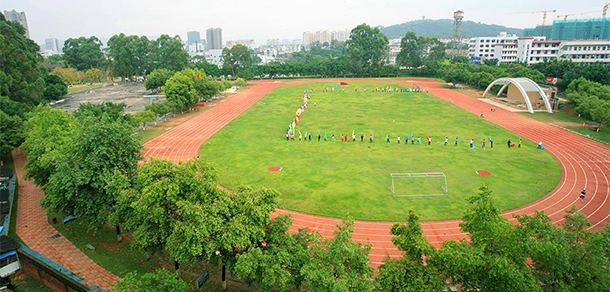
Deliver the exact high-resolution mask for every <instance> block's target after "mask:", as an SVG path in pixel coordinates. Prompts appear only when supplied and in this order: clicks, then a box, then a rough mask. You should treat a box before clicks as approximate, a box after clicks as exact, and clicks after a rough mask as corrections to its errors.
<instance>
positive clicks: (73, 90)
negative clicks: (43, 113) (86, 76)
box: [68, 84, 102, 94]
mask: <svg viewBox="0 0 610 292" xmlns="http://www.w3.org/2000/svg"><path fill="white" fill-rule="evenodd" d="M99 87H102V85H101V84H97V85H89V86H80V87H68V94H72V93H75V92H80V91H85V90H91V89H95V88H99Z"/></svg>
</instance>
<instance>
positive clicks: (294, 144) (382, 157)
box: [200, 83, 561, 220]
mask: <svg viewBox="0 0 610 292" xmlns="http://www.w3.org/2000/svg"><path fill="white" fill-rule="evenodd" d="M334 85H336V83H328V84H322V83H318V84H310V85H309V86H310V87H312V88H313V89H314V90H315V93H314V94H312V95H311V101H310V106H309V108H308V109H307V111H306V112H305V113H304V114H303V118H302V119H301V122H300V123H299V126H298V128H297V129H298V130H300V131H301V132H302V133H303V134H304V133H305V132H306V131H314V132H315V134H314V139H313V140H312V141H311V142H309V141H307V142H299V141H298V137H297V141H290V142H287V141H286V139H285V131H286V129H287V126H288V124H289V123H290V121H291V119H292V118H293V116H294V113H295V111H296V109H297V108H298V107H299V106H300V104H301V102H302V93H303V90H304V88H305V87H306V85H294V86H286V87H282V88H279V89H276V90H274V91H272V92H271V93H269V94H268V95H267V96H265V97H263V98H262V99H261V100H260V101H259V102H258V103H257V104H255V105H254V106H252V107H251V108H250V109H248V110H247V111H246V112H245V113H243V114H242V115H240V116H239V117H238V118H236V119H235V120H233V121H232V122H231V123H230V124H228V125H227V126H226V127H224V128H223V129H222V130H220V131H219V132H218V133H217V134H215V135H214V136H213V137H212V138H211V139H210V140H208V141H207V142H206V143H205V144H204V145H203V147H202V149H201V153H200V154H201V157H202V158H204V159H206V160H208V161H210V162H212V163H214V164H215V165H216V167H217V169H218V171H219V173H220V175H221V178H222V184H223V185H225V186H227V187H229V188H234V187H236V186H238V185H240V184H246V185H252V186H255V187H262V186H264V187H268V188H273V189H276V190H278V191H280V192H281V196H280V198H279V201H280V203H281V204H282V207H283V208H287V209H291V210H296V211H302V212H307V213H311V214H319V215H327V216H334V217H343V216H345V215H348V214H349V215H351V216H353V217H354V218H356V219H362V220H404V219H405V214H406V212H407V210H409V209H412V210H414V211H415V212H417V213H418V214H419V215H420V217H421V219H422V220H443V219H456V218H460V216H461V215H462V212H463V210H464V209H465V207H466V206H467V202H466V198H467V197H469V196H471V195H472V194H474V193H476V192H477V190H478V188H479V187H480V186H481V185H482V184H483V183H484V182H488V183H489V184H490V187H491V189H492V190H493V191H494V195H495V197H496V200H495V201H496V203H497V205H498V206H499V207H500V208H501V209H503V210H506V209H512V208H515V207H518V206H521V205H524V204H526V203H528V202H532V201H534V200H536V199H538V198H540V197H542V196H544V195H546V194H547V193H548V192H550V191H551V190H552V189H553V188H554V187H555V186H556V185H557V183H558V182H559V179H560V176H561V170H560V167H559V163H558V162H557V161H556V160H555V159H554V157H553V156H552V155H551V154H550V153H548V152H546V151H540V150H537V149H536V144H535V143H533V142H531V141H524V143H523V147H522V148H521V149H516V148H512V149H508V147H507V145H506V142H507V140H508V139H511V141H517V140H518V138H519V137H518V136H517V135H515V134H512V133H511V132H509V131H507V130H504V129H503V128H500V127H498V126H496V125H494V124H492V123H489V122H487V121H485V120H483V119H481V118H479V117H478V116H476V115H473V114H470V113H468V112H466V111H464V110H462V109H461V108H459V107H457V106H455V105H452V104H450V103H446V102H444V101H442V100H440V99H438V98H436V97H435V96H433V95H431V94H426V93H391V92H386V93H377V92H371V91H372V90H371V89H372V88H374V87H376V86H381V85H376V84H367V83H361V84H356V83H350V86H347V87H346V90H345V92H328V93H323V92H322V88H323V87H324V86H334ZM356 85H359V86H360V87H361V88H365V87H366V88H368V92H362V91H360V92H354V88H355V86H356ZM314 102H316V103H317V106H314V105H313V103H314ZM318 129H320V131H321V132H322V135H324V132H327V133H328V136H329V140H330V136H331V134H335V136H336V141H335V142H334V143H333V142H330V141H327V142H324V141H322V142H318V141H317V137H316V136H317V131H318ZM353 130H355V131H356V133H357V136H358V138H357V142H356V143H354V142H352V141H350V142H347V143H340V142H339V136H340V135H341V134H350V135H351V133H352V131H353ZM362 132H365V133H366V135H367V137H368V136H369V134H370V133H373V134H374V137H375V141H374V143H369V142H362V143H361V142H360V134H361V133H362ZM411 132H413V135H414V136H415V139H417V137H418V136H419V137H421V139H422V145H411V144H410V143H409V144H408V145H405V144H404V135H405V134H410V133H411ZM398 134H400V135H401V136H402V137H401V140H402V142H403V143H402V144H400V145H398V144H397V142H396V136H397V135H398ZM456 134H459V138H460V144H459V146H458V147H454V146H452V145H453V142H454V140H455V135H456ZM386 135H390V137H391V140H390V141H391V143H389V144H387V143H386V142H384V141H383V138H384V137H385V136H386ZM426 135H431V136H432V145H430V146H428V145H425V144H426V143H425V142H424V138H425V137H426ZM447 135H448V136H449V146H443V143H444V138H445V136H447ZM489 135H491V136H492V138H493V139H494V142H495V145H494V146H495V147H494V148H493V149H489V144H488V145H487V149H485V150H482V149H481V142H482V140H483V139H486V138H487V137H488V136H489ZM471 138H472V139H474V140H475V145H476V148H475V149H469V147H468V142H469V140H470V139H471ZM271 166H281V167H283V170H282V171H281V172H270V171H268V170H267V168H269V167H271ZM477 170H485V171H489V172H491V173H492V176H490V177H483V176H479V175H477V174H475V171H477ZM417 172H444V173H445V174H446V175H447V181H448V189H449V193H448V195H447V196H443V197H411V198H394V197H392V193H391V192H390V173H417ZM403 180H412V181H413V182H412V183H407V184H412V185H417V184H423V185H427V184H429V185H434V184H436V183H437V182H424V181H421V180H423V179H410V178H409V179H403ZM417 180H420V181H417ZM430 180H431V179H430ZM404 183H405V182H404V181H403V182H402V184H404ZM428 188H429V187H426V189H422V190H421V191H422V192H426V191H427V189H428ZM438 189H439V191H440V185H439V187H438ZM417 191H419V190H418V189H417V188H413V187H411V188H407V187H403V188H400V186H399V187H398V188H397V192H404V193H410V192H417Z"/></svg>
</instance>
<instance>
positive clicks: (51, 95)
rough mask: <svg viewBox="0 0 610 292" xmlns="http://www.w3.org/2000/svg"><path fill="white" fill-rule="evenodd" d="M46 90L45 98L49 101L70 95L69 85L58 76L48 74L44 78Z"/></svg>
mask: <svg viewBox="0 0 610 292" xmlns="http://www.w3.org/2000/svg"><path fill="white" fill-rule="evenodd" d="M44 80H45V83H46V88H45V90H44V96H45V97H46V98H47V99H49V100H56V99H58V98H60V97H62V96H64V95H66V94H68V85H66V83H65V82H64V81H63V80H61V78H59V76H57V75H53V74H48V75H46V76H45V77H44Z"/></svg>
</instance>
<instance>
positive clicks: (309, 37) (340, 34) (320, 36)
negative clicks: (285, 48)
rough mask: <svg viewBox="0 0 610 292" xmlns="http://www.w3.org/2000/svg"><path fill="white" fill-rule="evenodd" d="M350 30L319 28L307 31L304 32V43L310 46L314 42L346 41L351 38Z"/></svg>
mask: <svg viewBox="0 0 610 292" xmlns="http://www.w3.org/2000/svg"><path fill="white" fill-rule="evenodd" d="M349 33H350V31H349V30H348V29H344V30H333V31H331V30H328V29H327V30H319V31H315V32H310V31H306V32H304V33H303V45H306V46H309V45H311V44H312V43H315V42H318V43H320V44H324V43H329V44H330V43H331V42H332V41H335V40H336V41H340V42H344V41H346V40H347V39H348V38H349Z"/></svg>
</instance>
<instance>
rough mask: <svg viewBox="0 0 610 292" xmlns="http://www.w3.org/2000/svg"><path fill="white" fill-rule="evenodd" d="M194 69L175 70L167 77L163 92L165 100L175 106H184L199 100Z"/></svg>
mask: <svg viewBox="0 0 610 292" xmlns="http://www.w3.org/2000/svg"><path fill="white" fill-rule="evenodd" d="M194 74H195V73H194V71H193V70H190V69H187V70H183V71H179V72H176V73H175V74H174V75H173V76H172V77H171V78H169V79H167V81H166V82H165V86H163V92H164V93H165V95H166V96H167V100H168V101H171V102H172V103H173V104H174V105H176V107H177V108H180V109H182V108H185V107H187V106H189V105H191V104H194V103H196V102H197V101H199V93H198V92H197V88H196V86H197V83H196V80H197V79H196V77H194V76H191V75H194Z"/></svg>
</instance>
